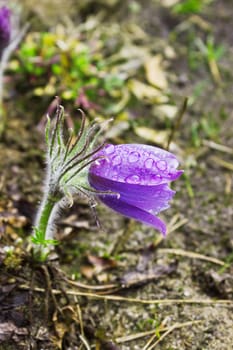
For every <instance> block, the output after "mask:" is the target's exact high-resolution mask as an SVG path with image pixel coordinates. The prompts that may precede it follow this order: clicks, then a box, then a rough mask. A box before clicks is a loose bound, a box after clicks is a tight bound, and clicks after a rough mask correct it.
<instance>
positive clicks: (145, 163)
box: [144, 158, 154, 169]
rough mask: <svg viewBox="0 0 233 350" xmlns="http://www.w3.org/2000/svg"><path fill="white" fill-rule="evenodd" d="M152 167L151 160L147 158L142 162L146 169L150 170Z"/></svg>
mask: <svg viewBox="0 0 233 350" xmlns="http://www.w3.org/2000/svg"><path fill="white" fill-rule="evenodd" d="M153 165H154V161H153V159H152V158H147V159H146V160H145V162H144V166H145V168H146V169H151V168H153Z"/></svg>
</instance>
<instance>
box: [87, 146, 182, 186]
mask: <svg viewBox="0 0 233 350" xmlns="http://www.w3.org/2000/svg"><path fill="white" fill-rule="evenodd" d="M98 156H104V157H106V158H105V159H101V160H100V161H98V162H97V163H95V164H93V165H92V166H91V169H90V171H91V172H93V173H95V174H96V175H99V176H101V177H103V178H106V179H109V180H114V181H118V182H123V183H128V184H140V185H159V184H162V183H167V182H169V181H174V180H176V179H177V178H178V177H179V176H180V175H181V174H182V172H183V171H182V170H176V168H177V167H178V165H179V162H178V160H177V159H176V157H175V156H174V155H173V154H172V153H170V152H167V151H164V150H163V149H161V148H158V147H152V146H146V145H140V144H123V145H117V146H114V145H106V146H105V147H104V148H103V149H102V150H101V151H100V152H99V153H98Z"/></svg>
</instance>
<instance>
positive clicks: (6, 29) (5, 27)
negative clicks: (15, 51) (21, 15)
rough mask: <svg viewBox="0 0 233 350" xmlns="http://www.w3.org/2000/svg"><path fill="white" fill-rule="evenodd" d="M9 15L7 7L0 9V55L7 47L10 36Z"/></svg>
mask: <svg viewBox="0 0 233 350" xmlns="http://www.w3.org/2000/svg"><path fill="white" fill-rule="evenodd" d="M10 14H11V11H10V10H9V8H8V7H6V6H3V7H1V8H0V55H1V54H2V51H3V50H4V49H5V47H6V46H8V44H9V42H10V36H11V25H10Z"/></svg>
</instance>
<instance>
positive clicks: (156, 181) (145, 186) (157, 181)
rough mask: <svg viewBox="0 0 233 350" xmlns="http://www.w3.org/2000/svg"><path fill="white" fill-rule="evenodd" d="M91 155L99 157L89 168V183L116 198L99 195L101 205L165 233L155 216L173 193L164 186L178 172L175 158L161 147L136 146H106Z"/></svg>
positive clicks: (164, 206) (162, 224) (163, 208)
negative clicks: (109, 192) (111, 192)
mask: <svg viewBox="0 0 233 350" xmlns="http://www.w3.org/2000/svg"><path fill="white" fill-rule="evenodd" d="M95 156H99V157H103V158H101V159H99V160H98V161H96V162H94V163H93V164H92V165H91V167H90V169H89V183H90V185H91V186H92V187H93V188H95V189H96V190H98V191H113V192H115V193H117V194H118V196H116V195H115V196H109V195H100V196H99V198H100V199H101V201H102V202H103V203H105V204H106V205H107V206H109V207H110V208H112V209H113V210H115V211H117V212H118V213H120V214H123V215H125V216H127V217H130V218H134V219H136V220H138V221H141V222H143V223H146V224H148V225H151V226H153V227H155V228H156V229H158V230H159V231H160V232H161V233H163V234H165V233H166V225H165V223H164V222H163V221H162V220H161V219H159V218H158V217H157V214H158V213H159V212H161V211H162V210H165V209H167V208H168V207H169V201H170V199H171V198H172V197H173V195H174V194H175V191H173V190H171V189H170V188H169V186H168V184H169V182H171V181H174V180H176V179H177V178H178V177H179V176H180V175H181V174H182V172H183V171H182V170H177V167H178V164H179V163H178V161H177V159H176V157H175V156H174V155H173V154H172V153H170V152H167V151H165V150H163V149H161V148H157V147H152V146H146V145H140V144H124V145H117V146H114V145H111V144H110V145H106V146H105V147H104V148H103V149H101V150H100V151H99V152H98V153H97V154H96V155H95Z"/></svg>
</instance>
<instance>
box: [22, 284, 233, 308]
mask: <svg viewBox="0 0 233 350" xmlns="http://www.w3.org/2000/svg"><path fill="white" fill-rule="evenodd" d="M19 288H21V289H24V290H25V289H26V290H29V289H30V287H29V286H27V285H20V286H19ZM33 291H35V292H38V293H45V292H46V291H45V289H44V288H40V287H35V288H34V289H33ZM52 292H53V293H54V295H60V294H62V292H61V291H60V290H58V289H52ZM66 294H67V295H79V296H84V297H89V298H93V299H97V300H111V301H122V302H128V303H139V304H161V305H172V304H202V305H210V304H214V305H216V304H219V305H233V301H232V300H227V299H219V300H213V299H149V300H145V299H137V298H125V297H122V296H119V295H99V294H94V293H85V292H79V291H74V290H67V291H66Z"/></svg>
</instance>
